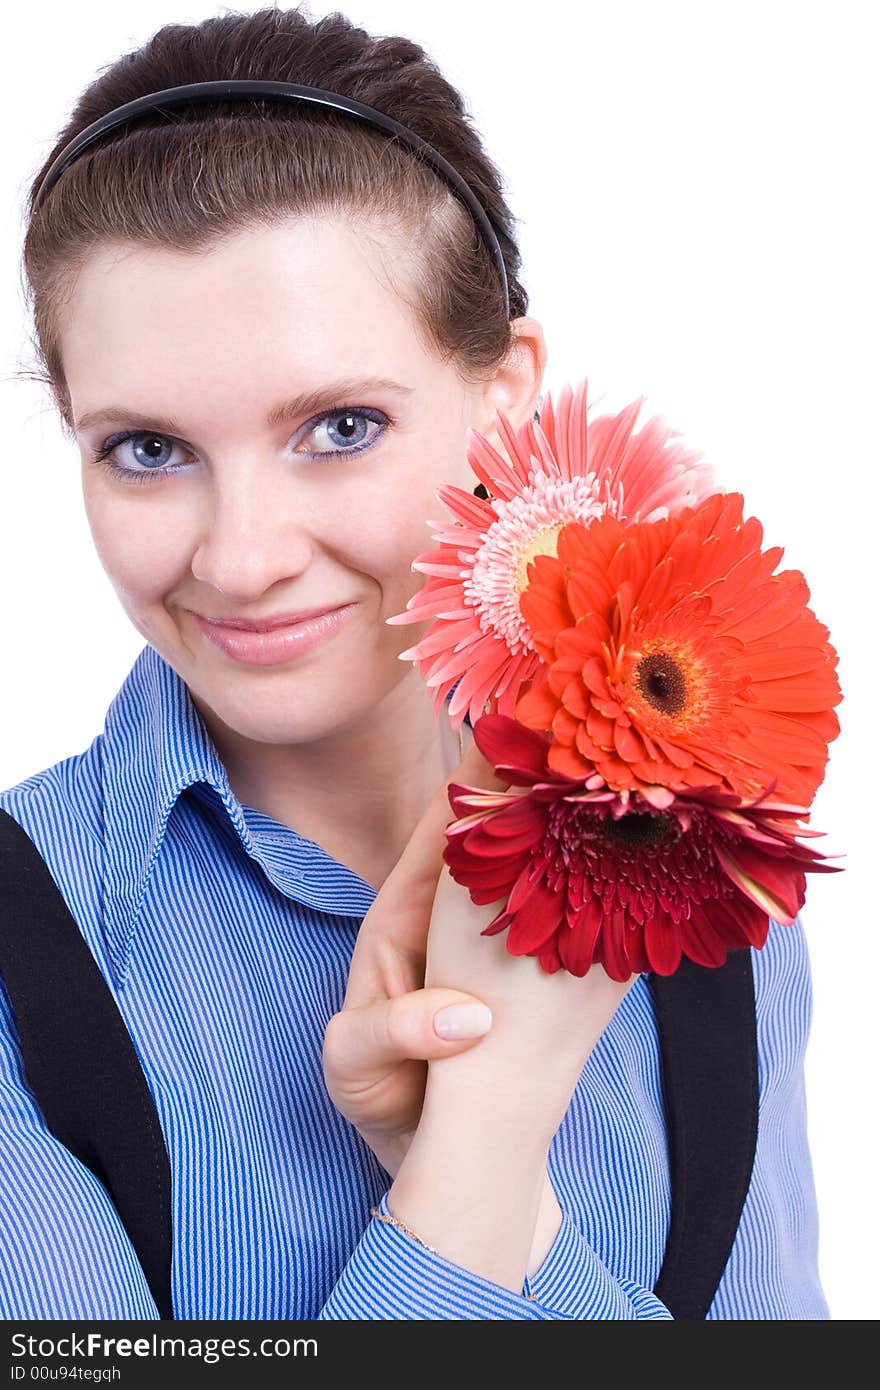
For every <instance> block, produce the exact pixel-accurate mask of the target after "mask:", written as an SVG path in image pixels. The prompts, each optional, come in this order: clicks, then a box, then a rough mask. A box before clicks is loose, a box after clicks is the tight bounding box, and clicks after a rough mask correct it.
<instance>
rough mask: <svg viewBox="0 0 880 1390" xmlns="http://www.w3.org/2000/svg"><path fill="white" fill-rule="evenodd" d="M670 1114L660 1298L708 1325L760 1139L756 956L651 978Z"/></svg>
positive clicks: (685, 963) (746, 953)
mask: <svg viewBox="0 0 880 1390" xmlns="http://www.w3.org/2000/svg"><path fill="white" fill-rule="evenodd" d="M650 987H651V991H652V995H653V1003H654V1012H655V1015H656V1018H657V1031H658V1034H659V1038H660V1057H661V1069H662V1082H663V1101H664V1105H665V1109H666V1133H667V1143H668V1148H669V1168H670V1181H671V1187H672V1193H671V1196H672V1211H671V1216H670V1223H669V1235H668V1238H667V1241H666V1253H665V1255H664V1259H663V1266H662V1268H661V1270H660V1276H659V1278H658V1280H657V1283H656V1284H655V1286H654V1292H655V1293H656V1295H657V1297H658V1298H659V1299H660V1300H661V1302H663V1303H665V1304H666V1307H667V1308H668V1309H669V1311H670V1313H671V1314H672V1316H673V1317H674V1318H677V1319H682V1320H692V1321H693V1320H702V1319H704V1318H705V1316H706V1314H707V1313H708V1311H709V1306H710V1304H711V1303H712V1300H713V1298H714V1297H715V1291H716V1289H717V1288H718V1282H719V1280H720V1278H721V1276H722V1274H723V1273H724V1267H725V1265H726V1264H727V1261H728V1258H729V1256H730V1251H731V1249H732V1247H733V1241H734V1237H735V1236H736V1230H737V1226H738V1225H739V1219H740V1215H741V1212H742V1207H743V1202H744V1201H745V1198H746V1193H747V1191H748V1187H749V1182H750V1180H751V1176H752V1166H753V1164H754V1159H755V1146H756V1143H757V1137H758V1040H757V1027H756V1021H755V983H754V977H753V974H752V953H751V950H750V949H746V950H741V951H732V952H730V953H729V955H728V957H727V961H726V963H725V964H724V965H721V966H715V967H711V968H710V967H706V966H702V965H695V964H694V962H693V961H691V960H688V959H683V960H682V962H681V965H680V966H679V967H678V969H677V970H676V971H675V973H674V974H673V975H668V976H665V977H663V976H658V975H652V976H651V977H650Z"/></svg>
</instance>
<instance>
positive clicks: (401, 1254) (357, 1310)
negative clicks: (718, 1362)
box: [318, 1192, 671, 1321]
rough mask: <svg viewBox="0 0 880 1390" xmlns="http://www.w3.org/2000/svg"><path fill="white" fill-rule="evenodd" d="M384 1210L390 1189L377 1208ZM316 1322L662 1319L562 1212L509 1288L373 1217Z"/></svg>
mask: <svg viewBox="0 0 880 1390" xmlns="http://www.w3.org/2000/svg"><path fill="white" fill-rule="evenodd" d="M377 1210H378V1211H379V1212H381V1214H382V1215H383V1216H387V1215H388V1214H389V1213H388V1193H387V1192H385V1193H384V1194H383V1196H382V1199H381V1201H380V1202H379V1203H378V1205H377ZM318 1317H319V1319H335V1320H340V1319H349V1318H350V1319H361V1320H363V1319H377V1318H379V1319H429V1320H440V1319H443V1320H446V1321H449V1320H463V1319H467V1320H475V1319H489V1320H498V1319H509V1318H519V1319H529V1320H532V1321H549V1320H557V1319H558V1320H565V1319H570V1320H575V1319H586V1318H589V1319H597V1320H598V1319H622V1320H626V1321H631V1320H634V1319H656V1320H659V1319H663V1320H671V1315H670V1313H669V1311H668V1309H666V1308H665V1307H664V1305H663V1304H662V1303H660V1302H659V1300H658V1299H657V1298H655V1297H654V1295H653V1293H651V1291H650V1290H649V1289H641V1288H638V1287H637V1286H636V1285H634V1284H631V1283H630V1282H629V1281H627V1280H621V1279H616V1278H615V1277H614V1276H613V1275H612V1274H611V1271H610V1270H609V1269H608V1268H607V1267H606V1266H605V1265H604V1264H603V1263H602V1261H601V1260H600V1259H599V1258H598V1256H597V1255H596V1254H595V1252H594V1251H593V1250H591V1249H590V1247H589V1246H588V1245H587V1243H586V1241H585V1240H584V1239H583V1237H582V1236H581V1235H580V1234H579V1232H578V1231H577V1229H576V1227H575V1225H574V1223H573V1221H572V1220H571V1218H570V1216H568V1214H567V1213H566V1214H564V1215H563V1220H562V1224H561V1226H560V1228H559V1231H558V1233H557V1235H556V1239H555V1240H554V1242H553V1245H552V1246H551V1248H550V1250H549V1251H548V1252H547V1255H546V1256H545V1258H544V1260H543V1262H542V1264H541V1267H540V1269H538V1270H536V1272H535V1274H534V1275H533V1276H532V1277H531V1278H530V1279H528V1278H527V1279H526V1281H525V1283H524V1285H523V1290H522V1292H521V1293H514V1292H513V1291H512V1290H511V1289H506V1288H504V1287H503V1286H502V1285H500V1284H495V1283H493V1282H492V1280H490V1279H484V1278H483V1277H482V1276H480V1275H478V1274H474V1273H472V1272H471V1271H470V1270H467V1269H463V1268H462V1266H461V1265H457V1264H454V1263H453V1262H452V1261H451V1260H447V1259H445V1258H444V1257H443V1256H441V1255H437V1254H435V1253H434V1252H433V1251H430V1250H427V1249H426V1248H425V1247H424V1246H422V1245H420V1244H419V1243H418V1241H416V1240H413V1238H412V1236H408V1235H406V1233H405V1232H403V1231H401V1230H400V1228H399V1227H397V1226H392V1225H391V1224H390V1223H389V1222H387V1221H382V1220H381V1219H380V1218H379V1217H376V1216H374V1217H371V1219H370V1222H369V1224H368V1226H367V1228H366V1230H365V1231H364V1233H363V1235H362V1236H361V1238H360V1241H359V1242H358V1244H357V1246H356V1247H355V1249H354V1251H353V1253H352V1256H351V1258H350V1259H349V1261H348V1263H347V1264H346V1266H345V1268H344V1270H343V1271H342V1274H341V1276H340V1278H339V1280H338V1281H337V1283H336V1285H335V1287H334V1289H333V1291H332V1293H331V1294H330V1297H329V1298H328V1300H327V1302H326V1303H325V1304H324V1307H323V1308H322V1309H321V1311H320V1313H319V1314H318Z"/></svg>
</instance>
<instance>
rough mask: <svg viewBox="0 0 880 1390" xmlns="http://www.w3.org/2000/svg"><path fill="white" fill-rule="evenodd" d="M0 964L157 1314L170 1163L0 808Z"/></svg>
mask: <svg viewBox="0 0 880 1390" xmlns="http://www.w3.org/2000/svg"><path fill="white" fill-rule="evenodd" d="M0 971H2V975H3V978H4V980H5V983H6V987H7V990H8V992H9V997H10V1000H11V1003H12V1008H13V1011H14V1013H15V1021H16V1026H17V1029H18V1034H19V1038H20V1042H21V1048H22V1054H23V1057H24V1069H25V1076H26V1079H27V1083H28V1085H29V1087H30V1088H31V1090H32V1091H33V1094H34V1096H35V1098H36V1101H37V1104H38V1105H39V1107H40V1109H41V1111H42V1112H43V1116H44V1118H45V1120H46V1123H47V1125H48V1126H49V1128H50V1129H51V1130H52V1132H53V1134H55V1135H56V1136H57V1138H58V1139H60V1140H61V1142H62V1143H63V1144H64V1145H65V1146H66V1147H67V1148H68V1149H70V1150H71V1152H72V1153H74V1154H75V1155H76V1156H77V1158H79V1159H81V1161H82V1162H83V1163H85V1164H86V1165H87V1166H88V1167H89V1168H90V1169H91V1170H92V1172H93V1173H94V1174H95V1176H96V1177H97V1178H98V1179H99V1180H100V1181H101V1182H102V1183H103V1184H104V1186H105V1187H106V1188H107V1191H108V1192H109V1194H110V1196H111V1198H112V1200H113V1202H114V1203H115V1205H116V1208H117V1211H118V1212H119V1215H120V1217H121V1219H122V1222H123V1225H124V1226H125V1228H126V1230H127V1232H128V1235H129V1237H130V1239H131V1242H132V1245H133V1246H134V1248H135V1251H136V1253H137V1256H138V1259H139V1260H140V1263H141V1267H142V1268H143V1271H144V1274H145V1275H146V1278H147V1282H148V1283H149V1285H150V1289H151V1291H152V1294H153V1298H154V1299H155V1301H156V1306H157V1307H158V1309H159V1314H160V1316H161V1317H162V1318H173V1316H174V1314H173V1311H172V1304H171V1166H170V1164H169V1161H168V1151H167V1149H166V1147H165V1139H164V1135H163V1134H162V1129H161V1126H160V1124H159V1117H158V1115H157V1113H156V1109H155V1106H154V1103H153V1098H152V1096H151V1094H150V1090H149V1087H148V1085H147V1080H146V1077H145V1076H144V1073H143V1069H142V1067H141V1064H140V1062H139V1060H138V1057H137V1054H136V1052H135V1049H134V1044H133V1043H132V1040H131V1037H130V1035H129V1032H128V1029H127V1028H126V1026H125V1022H124V1020H123V1018H122V1015H121V1013H120V1012H119V1009H118V1007H117V1005H116V1001H115V999H114V998H113V995H112V994H111V992H110V990H109V988H108V987H107V983H106V981H105V980H104V977H103V975H102V974H101V971H100V970H99V968H98V964H97V962H96V960H95V958H94V956H93V955H92V953H91V951H90V950H89V948H88V946H87V944H86V942H85V940H84V938H83V935H82V932H81V931H80V929H79V927H78V926H77V923H76V921H75V919H74V918H73V916H72V914H71V912H70V910H69V908H68V906H67V904H66V902H65V901H64V899H63V897H62V895H61V893H60V892H59V889H58V886H57V884H56V883H55V880H54V878H53V877H52V874H51V872H50V870H49V868H48V865H47V864H46V862H45V860H44V859H43V857H42V855H41V854H40V853H39V851H38V850H37V847H36V845H35V844H34V843H33V841H32V840H31V838H30V836H29V835H28V834H27V833H26V832H25V831H24V829H23V828H22V826H20V825H19V824H18V822H17V821H16V820H14V819H13V817H12V816H10V815H9V814H8V813H7V812H6V811H3V810H2V809H0Z"/></svg>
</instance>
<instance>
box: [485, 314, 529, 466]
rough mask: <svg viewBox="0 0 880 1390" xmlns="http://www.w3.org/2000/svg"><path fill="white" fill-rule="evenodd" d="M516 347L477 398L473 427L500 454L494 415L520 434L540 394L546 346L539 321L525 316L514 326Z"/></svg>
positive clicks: (499, 437) (500, 448)
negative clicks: (505, 421) (507, 421)
mask: <svg viewBox="0 0 880 1390" xmlns="http://www.w3.org/2000/svg"><path fill="white" fill-rule="evenodd" d="M510 326H511V332H512V333H513V338H514V341H513V345H512V347H511V350H510V352H509V353H508V356H507V358H506V359H505V361H504V362H503V363H502V364H501V366H500V368H499V369H498V370H497V371H496V373H495V375H494V376H493V377H492V378H491V380H489V381H487V382H486V384H485V386H483V387H482V388H481V391H480V393H479V395H478V400H477V408H476V410H475V413H474V415H475V418H473V419H472V420H471V425H472V427H473V428H474V429H475V430H478V431H479V432H480V434H482V435H483V436H484V437H485V438H486V439H488V441H489V443H490V444H492V445H493V446H494V447H495V448H496V449H497V450H498V451H499V453H502V454H503V453H504V452H505V450H504V444H503V441H502V439H501V436H500V435H499V433H498V429H497V427H496V425H495V412H496V411H498V410H500V411H501V413H502V415H504V416H506V418H507V419H508V420H509V421H510V423H511V425H512V426H513V428H514V429H515V430H518V429H519V428H520V427H521V426H522V425H524V424H525V423H526V421H527V420H529V419H530V418H531V417H532V416H533V415H534V413H535V410H536V408H537V406H538V400H539V397H540V394H541V382H542V381H543V379H544V368H545V366H546V364H547V345H546V343H545V341H544V330H543V328H542V326H541V324H540V323H539V322H538V320H537V319H533V318H527V317H525V316H523V317H521V318H518V319H514V320H513V321H512V323H511V325H510Z"/></svg>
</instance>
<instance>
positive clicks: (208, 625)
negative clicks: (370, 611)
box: [193, 603, 358, 666]
mask: <svg viewBox="0 0 880 1390" xmlns="http://www.w3.org/2000/svg"><path fill="white" fill-rule="evenodd" d="M357 606H358V605H357V604H356V603H345V604H342V605H341V606H340V607H338V608H329V609H328V608H319V609H314V608H313V609H311V610H307V609H300V611H299V612H298V613H297V614H296V615H294V616H295V619H296V621H294V622H291V621H290V616H291V615H290V614H289V613H285V614H283V615H282V614H277V615H276V616H275V617H274V618H262V619H256V618H250V619H247V620H245V619H242V618H235V619H234V620H233V619H224V620H222V621H218V620H217V619H210V618H204V617H203V616H202V615H201V614H200V613H194V614H193V617H194V618H195V621H196V624H197V625H198V627H199V628H200V630H201V632H202V634H203V635H204V636H205V637H206V638H207V639H208V641H209V642H210V643H211V644H212V645H213V646H214V647H217V648H219V649H220V650H221V651H222V652H224V653H225V654H226V656H228V657H230V658H231V659H232V660H233V661H237V662H240V663H244V664H246V665H250V666H277V665H279V664H282V663H286V662H288V661H292V660H294V659H295V658H297V657H303V656H305V655H306V654H307V653H309V652H311V651H313V650H314V648H315V647H318V646H320V645H321V644H322V643H323V642H325V641H327V640H328V639H330V638H331V637H332V636H333V635H334V634H335V633H336V632H338V631H339V629H340V628H341V627H343V626H344V625H345V624H346V622H348V620H349V618H350V617H351V615H352V614H353V613H354V612H355V611H356V610H357ZM304 615H305V616H304ZM243 621H248V622H250V623H256V622H262V623H268V622H272V623H274V626H273V627H268V628H267V627H256V628H255V627H249V628H243V627H242V626H241V623H242V622H243Z"/></svg>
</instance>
